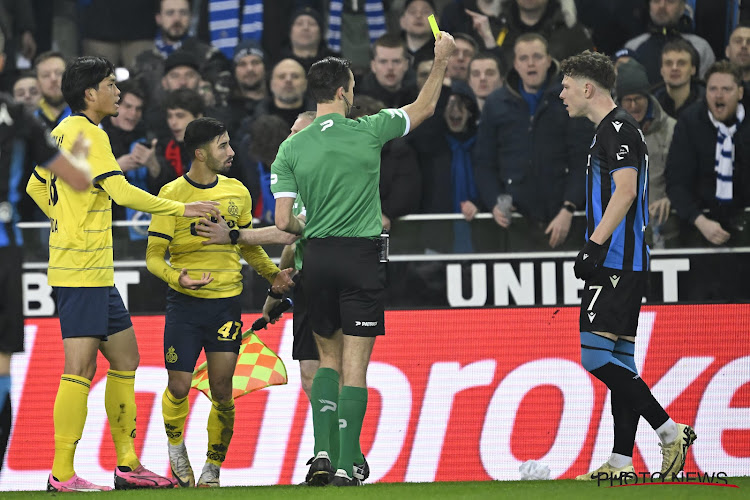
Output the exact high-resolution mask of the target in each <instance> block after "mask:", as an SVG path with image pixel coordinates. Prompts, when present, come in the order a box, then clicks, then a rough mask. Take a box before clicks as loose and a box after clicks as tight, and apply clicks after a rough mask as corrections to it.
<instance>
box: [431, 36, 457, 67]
mask: <svg viewBox="0 0 750 500" xmlns="http://www.w3.org/2000/svg"><path fill="white" fill-rule="evenodd" d="M455 50H456V42H455V40H453V36H451V34H450V33H448V32H447V31H441V32H440V37H439V38H438V39H437V40H436V41H435V60H443V61H447V60H448V59H449V58H450V56H452V55H453V52H454V51H455Z"/></svg>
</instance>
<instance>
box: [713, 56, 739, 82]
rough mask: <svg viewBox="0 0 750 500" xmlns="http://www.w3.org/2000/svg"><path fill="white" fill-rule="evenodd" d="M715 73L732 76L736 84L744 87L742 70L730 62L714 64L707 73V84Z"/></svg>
mask: <svg viewBox="0 0 750 500" xmlns="http://www.w3.org/2000/svg"><path fill="white" fill-rule="evenodd" d="M714 73H726V74H728V75H732V78H734V83H736V84H737V85H739V86H742V70H741V69H740V68H739V66H737V65H736V64H732V63H731V62H729V61H726V60H724V61H717V62H715V63H713V64H712V65H711V66H710V67H709V68H708V70H707V71H706V76H705V82H706V83H708V79H709V77H710V76H711V75H713V74H714Z"/></svg>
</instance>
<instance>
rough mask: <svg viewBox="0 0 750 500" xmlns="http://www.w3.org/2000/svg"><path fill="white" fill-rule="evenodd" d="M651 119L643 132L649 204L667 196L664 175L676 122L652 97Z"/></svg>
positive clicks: (650, 97) (650, 99)
mask: <svg viewBox="0 0 750 500" xmlns="http://www.w3.org/2000/svg"><path fill="white" fill-rule="evenodd" d="M648 99H649V101H650V102H651V106H652V107H653V108H652V110H653V111H652V112H653V118H652V119H651V123H650V124H649V126H648V129H647V130H644V131H643V135H644V136H645V137H646V145H647V146H648V199H649V203H650V202H652V201H656V200H660V199H662V198H664V197H665V196H667V179H666V176H665V173H664V170H665V169H666V165H667V154H668V153H669V145H670V144H672V135H673V134H674V126H675V124H676V123H677V121H676V120H675V119H674V118H672V117H671V116H669V115H668V114H667V113H665V112H664V110H663V109H661V106H660V105H659V102H658V101H657V100H656V98H655V97H654V96H652V95H650V96H648Z"/></svg>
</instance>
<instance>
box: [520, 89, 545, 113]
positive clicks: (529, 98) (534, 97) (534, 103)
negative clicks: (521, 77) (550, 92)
mask: <svg viewBox="0 0 750 500" xmlns="http://www.w3.org/2000/svg"><path fill="white" fill-rule="evenodd" d="M544 89H545V87H542V88H541V89H539V91H538V92H537V93H536V94H532V93H530V92H526V91H525V90H524V89H523V82H519V83H518V91H519V92H520V93H521V97H523V99H524V100H525V101H526V104H528V105H529V114H530V115H531V116H534V113H536V108H537V107H539V101H541V100H542V94H544Z"/></svg>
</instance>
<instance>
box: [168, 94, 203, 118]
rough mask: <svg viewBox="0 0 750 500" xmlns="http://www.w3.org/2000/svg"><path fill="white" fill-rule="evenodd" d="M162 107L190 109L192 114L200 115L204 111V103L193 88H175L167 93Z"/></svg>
mask: <svg viewBox="0 0 750 500" xmlns="http://www.w3.org/2000/svg"><path fill="white" fill-rule="evenodd" d="M164 109H184V110H186V111H190V113H192V114H193V116H198V115H202V114H204V113H205V112H206V104H205V103H204V102H203V98H202V97H201V96H200V94H199V93H198V92H196V91H195V90H193V89H187V88H182V89H176V90H173V91H171V92H170V93H169V94H167V98H166V99H165V100H164Z"/></svg>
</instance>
